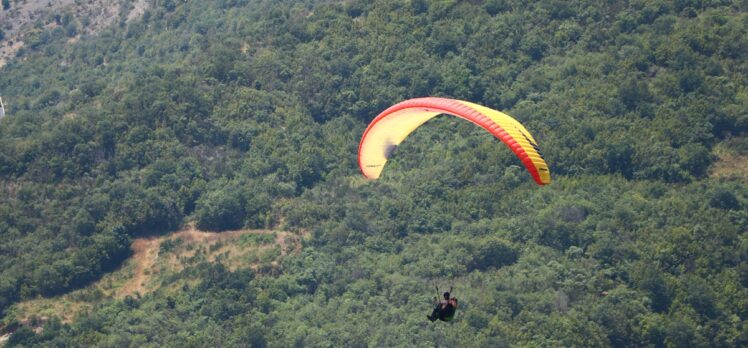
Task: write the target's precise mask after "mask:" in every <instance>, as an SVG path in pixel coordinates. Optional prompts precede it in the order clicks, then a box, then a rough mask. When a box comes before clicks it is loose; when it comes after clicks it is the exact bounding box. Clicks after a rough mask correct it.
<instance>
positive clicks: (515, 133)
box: [460, 100, 551, 184]
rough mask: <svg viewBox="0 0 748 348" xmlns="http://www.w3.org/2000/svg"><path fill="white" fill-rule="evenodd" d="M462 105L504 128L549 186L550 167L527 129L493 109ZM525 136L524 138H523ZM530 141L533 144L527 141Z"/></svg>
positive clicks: (467, 103) (461, 101) (469, 104)
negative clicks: (536, 148)
mask: <svg viewBox="0 0 748 348" xmlns="http://www.w3.org/2000/svg"><path fill="white" fill-rule="evenodd" d="M460 103H463V104H465V105H467V106H469V107H471V108H473V109H474V110H475V111H478V112H480V113H482V114H483V115H486V116H487V117H488V118H490V119H491V120H492V121H494V122H495V123H496V124H498V125H499V127H501V128H503V129H504V131H506V132H507V133H508V134H509V135H510V136H512V138H514V140H515V141H516V142H517V143H518V144H519V145H520V146H521V147H522V149H523V150H525V152H526V153H527V156H528V157H530V159H531V160H532V163H533V165H534V166H535V169H537V170H538V174H539V175H540V180H541V181H542V182H543V183H545V184H547V183H550V182H551V174H550V171H549V170H548V165H547V164H546V163H545V160H544V159H543V157H542V156H541V155H540V153H538V151H537V150H535V147H537V146H538V145H537V141H536V140H535V138H533V136H532V135H531V134H530V132H528V131H527V129H526V128H525V127H524V126H523V125H522V124H521V123H519V122H518V121H517V120H515V119H514V118H512V117H511V116H509V115H507V114H505V113H503V112H500V111H497V110H494V109H491V108H487V107H485V106H482V105H478V104H474V103H471V102H467V101H463V100H460ZM523 135H524V136H523ZM527 139H529V140H530V141H531V142H532V143H533V144H534V145H535V146H533V144H531V143H530V142H528V141H527Z"/></svg>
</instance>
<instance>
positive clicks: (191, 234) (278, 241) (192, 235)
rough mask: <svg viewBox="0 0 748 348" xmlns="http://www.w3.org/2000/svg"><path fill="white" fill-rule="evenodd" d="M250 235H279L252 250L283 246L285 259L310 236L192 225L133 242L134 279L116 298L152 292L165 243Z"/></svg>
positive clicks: (207, 242) (202, 243)
mask: <svg viewBox="0 0 748 348" xmlns="http://www.w3.org/2000/svg"><path fill="white" fill-rule="evenodd" d="M247 234H255V235H263V234H275V241H274V243H270V244H267V245H261V246H253V247H252V248H251V249H253V250H265V249H269V248H273V247H275V246H279V247H280V256H285V255H287V254H288V253H290V252H298V251H299V250H300V249H301V239H302V238H305V237H306V236H307V234H302V235H298V234H294V233H291V232H287V231H271V230H236V231H225V232H205V231H200V230H197V229H196V228H195V227H194V226H190V227H188V228H187V229H185V230H182V231H179V232H176V233H172V234H170V235H168V236H163V237H145V238H137V239H135V241H134V242H133V243H132V246H131V248H132V251H133V256H132V258H131V260H130V261H129V262H131V263H134V265H133V266H132V269H133V270H132V278H130V279H128V280H127V281H126V282H125V283H124V285H122V287H120V288H119V289H118V290H117V291H116V296H117V297H120V298H121V297H125V296H131V295H135V294H136V293H139V294H144V293H146V292H148V287H147V285H148V282H149V280H150V279H151V277H152V275H153V273H152V271H154V268H155V266H156V262H157V261H158V257H159V250H160V248H161V244H162V243H163V242H164V241H167V240H172V241H176V240H178V239H181V241H182V242H183V243H186V244H193V245H200V246H211V245H215V244H216V243H218V242H222V241H227V240H231V239H236V238H239V237H240V236H243V235H247ZM234 249H236V247H234ZM246 249H250V248H246ZM233 251H234V253H237V251H236V250H233ZM210 260H211V261H214V260H215V257H214V256H211V257H210ZM271 264H272V265H273V266H277V262H276V261H273V262H272V263H271ZM175 267H177V266H175Z"/></svg>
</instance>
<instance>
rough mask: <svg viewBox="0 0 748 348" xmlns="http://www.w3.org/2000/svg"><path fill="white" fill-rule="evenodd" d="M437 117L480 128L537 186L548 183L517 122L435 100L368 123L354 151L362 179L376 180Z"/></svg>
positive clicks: (411, 103)
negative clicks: (402, 148)
mask: <svg viewBox="0 0 748 348" xmlns="http://www.w3.org/2000/svg"><path fill="white" fill-rule="evenodd" d="M439 114H447V115H452V116H456V117H459V118H462V119H465V120H467V121H470V122H472V123H474V124H476V125H478V126H480V127H482V128H484V129H485V130H487V131H488V132H489V133H491V134H493V135H494V136H495V137H497V138H499V139H500V140H501V141H502V142H504V144H506V145H507V146H508V147H509V148H510V149H511V150H512V152H514V154H515V155H517V157H518V158H519V159H520V161H522V164H524V166H525V168H527V171H528V172H529V173H530V175H532V177H533V179H535V182H536V183H538V185H545V184H548V183H550V182H551V174H550V171H549V170H548V165H547V164H546V163H545V160H544V159H543V156H542V155H541V154H540V149H539V148H538V144H537V142H536V141H535V139H534V138H533V137H532V135H530V132H528V131H527V129H525V127H524V126H523V125H522V124H520V123H519V122H517V120H515V119H514V118H512V117H511V116H509V115H507V114H505V113H502V112H500V111H496V110H493V109H490V108H487V107H485V106H481V105H478V104H473V103H470V102H466V101H462V100H455V99H446V98H435V97H428V98H416V99H410V100H406V101H403V102H400V103H397V104H395V105H393V106H391V107H389V108H387V110H384V111H383V112H382V113H381V114H379V115H378V116H377V117H376V118H374V120H373V121H371V123H370V124H369V126H368V127H367V128H366V131H365V132H364V135H363V137H361V143H359V147H358V164H359V167H360V168H361V172H362V173H363V174H364V176H366V177H367V178H370V179H377V178H379V175H380V174H381V173H382V169H384V165H385V163H387V160H388V159H389V158H390V156H391V155H392V152H393V150H394V149H395V148H396V147H397V146H398V145H400V143H401V142H402V141H403V140H404V139H405V138H406V137H407V136H408V135H409V134H410V133H411V132H413V131H414V130H415V129H416V128H418V127H420V126H421V125H422V124H424V123H425V122H426V121H428V120H430V119H432V118H434V117H436V116H437V115H439Z"/></svg>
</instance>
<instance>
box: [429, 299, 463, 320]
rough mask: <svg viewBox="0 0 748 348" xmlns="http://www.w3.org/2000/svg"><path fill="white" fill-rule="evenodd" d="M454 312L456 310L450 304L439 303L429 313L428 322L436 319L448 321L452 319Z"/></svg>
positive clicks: (445, 302)
mask: <svg viewBox="0 0 748 348" xmlns="http://www.w3.org/2000/svg"><path fill="white" fill-rule="evenodd" d="M456 310H457V308H455V306H454V305H452V303H451V302H447V301H442V302H439V304H437V305H436V308H434V311H433V312H431V315H430V316H429V320H431V321H436V319H439V320H441V321H450V320H452V318H454V316H455V311H456Z"/></svg>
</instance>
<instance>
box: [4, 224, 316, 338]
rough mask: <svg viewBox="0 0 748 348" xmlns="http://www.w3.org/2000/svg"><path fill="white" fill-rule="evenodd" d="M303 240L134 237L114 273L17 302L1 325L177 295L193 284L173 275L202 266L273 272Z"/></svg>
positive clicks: (188, 234)
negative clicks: (115, 302) (57, 292)
mask: <svg viewBox="0 0 748 348" xmlns="http://www.w3.org/2000/svg"><path fill="white" fill-rule="evenodd" d="M306 236H307V235H306V234H304V235H297V234H294V233H291V232H286V231H269V230H239V231H227V232H219V233H216V232H203V231H198V230H196V229H194V227H190V228H188V229H186V230H183V231H180V232H177V233H174V234H171V235H169V236H164V237H158V238H154V237H148V238H138V239H136V240H135V241H133V244H132V249H133V256H132V257H131V258H130V259H129V260H127V261H126V262H125V263H124V264H123V265H122V267H121V268H119V269H118V270H116V271H114V272H112V273H109V274H107V275H105V276H104V277H103V278H101V279H100V280H99V281H97V282H95V283H92V284H91V285H89V286H88V287H86V288H83V289H78V290H75V291H72V292H70V293H68V294H65V295H61V296H56V297H51V298H41V297H40V298H37V299H33V300H28V301H24V302H20V303H18V304H16V305H15V306H13V307H12V308H11V310H10V312H9V314H8V315H7V316H6V320H12V319H15V320H17V321H20V322H23V323H29V324H33V323H37V325H41V324H42V323H43V322H45V321H46V320H48V318H50V317H58V318H60V319H61V320H62V321H63V322H72V321H73V320H74V319H75V317H76V316H77V315H78V314H79V313H83V312H86V311H88V310H90V309H91V308H92V307H93V306H95V305H96V304H98V303H102V302H104V301H111V300H113V299H122V298H125V297H127V296H134V297H138V296H142V295H144V294H146V293H149V292H152V291H155V290H157V289H164V290H165V291H171V290H173V291H178V290H179V289H181V288H182V286H184V285H185V284H187V285H194V284H190V280H189V279H183V278H182V277H178V274H179V273H180V272H181V271H183V270H185V269H187V268H189V267H191V266H194V265H196V264H198V263H201V262H221V263H223V264H224V265H226V266H227V267H228V268H229V269H231V270H236V269H239V268H246V267H249V268H252V269H254V270H255V271H258V272H260V273H262V272H263V271H264V270H268V269H272V268H273V267H276V266H277V264H278V261H279V259H280V258H281V257H283V256H284V255H286V254H288V253H290V252H296V251H298V250H300V249H301V239H302V238H305V237H306ZM34 326H35V325H34Z"/></svg>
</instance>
